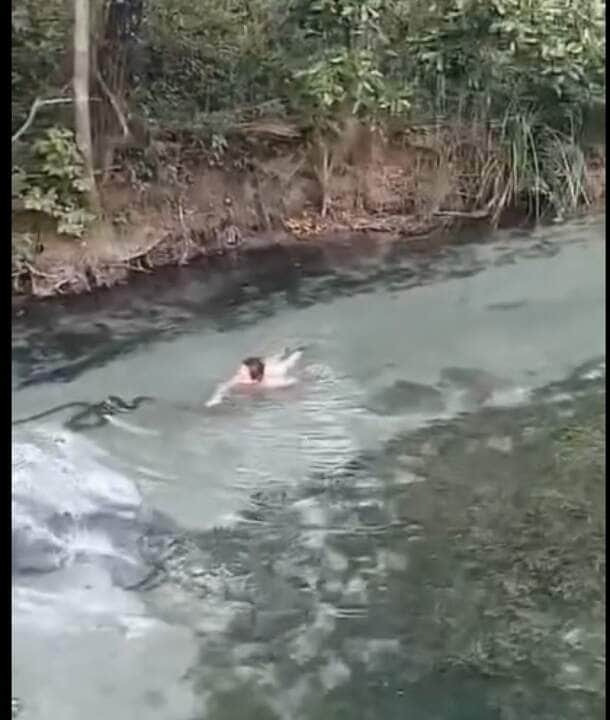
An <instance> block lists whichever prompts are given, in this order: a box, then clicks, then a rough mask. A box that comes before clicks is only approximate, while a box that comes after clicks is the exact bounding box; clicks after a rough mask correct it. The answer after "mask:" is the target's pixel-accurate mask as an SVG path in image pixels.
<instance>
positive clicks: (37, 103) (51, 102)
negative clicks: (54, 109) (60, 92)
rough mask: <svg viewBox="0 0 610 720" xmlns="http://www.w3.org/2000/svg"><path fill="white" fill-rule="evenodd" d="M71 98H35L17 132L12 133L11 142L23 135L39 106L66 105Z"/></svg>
mask: <svg viewBox="0 0 610 720" xmlns="http://www.w3.org/2000/svg"><path fill="white" fill-rule="evenodd" d="M71 102H72V98H49V99H48V100H41V99H40V98H36V100H34V102H33V103H32V107H31V108H30V112H29V115H28V117H27V120H26V121H25V122H24V123H23V125H22V126H21V127H20V128H19V130H17V132H16V133H15V134H14V135H13V138H12V141H11V144H12V143H14V142H17V140H19V138H20V137H21V136H22V135H23V133H24V132H26V130H27V129H28V128H29V127H30V125H31V124H32V123H33V122H34V118H35V117H36V113H37V112H38V111H39V110H40V108H41V107H44V106H45V105H66V104H67V103H71Z"/></svg>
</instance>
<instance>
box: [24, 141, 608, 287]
mask: <svg viewBox="0 0 610 720" xmlns="http://www.w3.org/2000/svg"><path fill="white" fill-rule="evenodd" d="M259 130H260V129H259ZM265 130H266V131H267V132H269V131H270V132H271V134H272V135H273V133H275V135H273V138H272V140H271V141H268V142H265V141H264V137H263V139H262V140H261V133H260V132H259V133H258V134H257V133H251V134H250V135H248V136H247V138H248V139H247V140H244V141H243V143H242V144H241V145H240V144H239V143H237V144H236V145H235V146H234V149H233V151H232V155H231V157H230V158H228V157H227V158H223V159H222V160H221V159H218V158H216V159H215V158H214V157H211V156H209V154H208V155H206V156H205V157H204V158H202V157H197V156H196V155H195V156H194V157H192V156H190V157H189V156H188V155H186V156H185V150H184V147H183V146H180V145H179V144H178V143H175V142H174V143H172V142H171V141H170V140H165V141H163V142H161V141H159V142H157V143H156V144H155V145H154V146H153V148H152V150H153V152H152V156H151V157H149V158H148V162H149V164H151V165H153V166H154V176H155V178H156V180H155V181H154V182H143V181H141V180H140V179H139V178H138V177H137V175H136V174H134V169H133V166H131V167H130V169H125V168H126V167H128V166H127V165H123V166H122V169H121V170H119V171H116V172H114V173H110V174H109V176H108V178H107V179H106V180H105V182H103V183H102V184H101V187H100V194H101V199H102V204H103V208H104V217H103V219H101V220H100V221H99V222H98V223H97V224H96V225H95V226H94V227H92V228H90V230H89V232H88V234H87V236H85V237H84V238H82V239H73V238H65V237H60V236H58V235H57V234H56V233H55V232H54V231H53V229H52V228H51V227H49V226H48V224H47V225H45V224H44V223H42V222H41V221H40V218H37V217H36V216H33V215H32V214H27V213H21V214H19V213H17V214H16V215H14V217H13V230H14V234H15V231H16V232H17V234H19V233H21V235H22V237H24V238H27V243H28V246H27V247H25V248H23V249H22V250H19V251H18V253H17V254H16V253H15V246H14V248H13V290H14V293H15V295H16V296H20V297H22V298H23V297H49V296H53V295H62V294H63V295H65V294H68V295H69V294H77V293H81V292H90V291H92V290H94V289H96V288H104V287H111V286H113V285H116V284H118V283H123V282H125V281H126V280H127V279H128V277H129V276H130V275H133V274H135V273H146V272H152V271H153V270H154V269H156V268H159V267H162V266H167V265H181V264H187V263H189V262H191V261H193V260H195V259H204V260H205V258H209V257H214V256H217V255H226V254H243V253H250V252H255V251H258V250H264V249H270V248H273V247H284V248H299V247H303V246H312V245H314V246H329V245H333V244H337V243H339V244H341V245H343V244H346V243H348V244H349V245H350V246H352V247H353V249H354V251H358V249H359V247H360V245H361V244H363V245H364V246H370V245H371V244H373V245H374V244H377V243H381V244H385V243H387V242H389V241H396V240H405V241H413V240H418V244H419V243H425V242H431V243H432V244H434V245H436V244H437V243H438V242H451V241H452V237H453V235H454V233H453V232H452V233H448V232H447V231H448V230H452V231H453V230H455V229H456V227H459V226H461V225H463V224H464V223H467V224H468V225H469V226H472V225H475V226H479V227H481V228H489V227H493V226H496V225H497V224H498V222H500V221H502V220H503V221H504V222H508V223H511V221H512V223H513V224H514V223H515V222H518V223H521V222H523V218H524V216H525V215H524V213H523V212H521V211H519V212H517V213H515V214H514V216H513V217H512V218H507V212H508V211H509V210H510V206H509V205H507V204H506V202H505V201H506V196H507V188H508V185H506V184H503V183H505V182H506V181H505V180H501V179H500V178H497V177H496V178H493V177H492V176H491V174H490V178H489V181H487V180H486V181H485V182H483V181H480V178H478V179H477V180H476V181H475V180H473V176H476V174H477V172H479V171H480V170H481V168H479V167H478V165H477V163H478V161H477V160H476V155H475V154H473V153H472V146H473V142H474V140H475V139H476V138H471V137H464V138H456V137H451V138H448V139H447V140H446V142H445V144H444V145H442V146H441V148H440V149H439V139H438V137H436V138H434V140H433V141H429V140H427V139H426V136H422V137H418V138H416V141H414V140H413V138H411V139H410V138H405V137H400V138H388V137H381V136H377V135H374V134H371V133H370V132H368V131H366V132H368V134H364V135H363V132H365V130H364V129H363V128H358V127H357V128H352V129H351V130H350V131H349V132H348V131H346V132H344V133H343V134H342V136H341V138H340V140H339V141H336V142H334V143H333V144H330V145H329V144H324V143H318V144H317V145H315V144H314V145H313V146H312V145H311V144H309V145H303V143H302V142H300V141H297V142H295V141H294V138H291V137H290V136H288V137H286V138H285V142H280V141H278V137H277V132H278V130H277V128H271V129H270V128H265ZM262 135H263V136H264V133H263V134H262ZM498 167H500V166H498ZM584 177H585V185H586V187H585V192H586V197H587V200H588V207H587V208H585V209H586V210H591V209H592V208H596V209H600V208H602V207H603V205H604V202H605V149H604V152H603V154H602V155H600V154H599V153H598V154H597V155H595V156H591V158H589V161H588V164H587V168H586V172H585V175H584Z"/></svg>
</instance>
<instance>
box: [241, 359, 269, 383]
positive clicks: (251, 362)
mask: <svg viewBox="0 0 610 720" xmlns="http://www.w3.org/2000/svg"><path fill="white" fill-rule="evenodd" d="M242 366H243V367H244V368H245V369H246V371H247V374H248V377H249V379H250V382H261V380H262V379H263V376H264V375H265V363H264V362H263V361H262V360H261V359H260V358H257V357H249V358H246V359H245V360H244V361H243V362H242Z"/></svg>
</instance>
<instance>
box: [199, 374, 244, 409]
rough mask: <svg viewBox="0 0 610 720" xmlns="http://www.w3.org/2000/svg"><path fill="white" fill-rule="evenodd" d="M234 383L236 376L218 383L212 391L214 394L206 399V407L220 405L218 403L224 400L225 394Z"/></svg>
mask: <svg viewBox="0 0 610 720" xmlns="http://www.w3.org/2000/svg"><path fill="white" fill-rule="evenodd" d="M235 384H236V378H234V377H233V378H231V379H230V380H228V381H227V382H225V383H222V384H221V385H219V386H218V387H217V388H216V390H215V391H214V394H213V395H212V397H211V398H210V399H209V400H208V401H207V403H206V404H205V406H206V407H213V406H214V405H220V403H221V402H222V401H223V400H224V398H225V396H226V394H227V393H228V392H229V391H230V390H231V388H232V387H233V386H234V385H235Z"/></svg>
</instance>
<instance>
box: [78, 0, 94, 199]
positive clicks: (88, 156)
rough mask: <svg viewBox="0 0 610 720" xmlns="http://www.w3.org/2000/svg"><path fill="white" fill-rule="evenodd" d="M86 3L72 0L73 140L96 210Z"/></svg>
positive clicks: (87, 2)
mask: <svg viewBox="0 0 610 720" xmlns="http://www.w3.org/2000/svg"><path fill="white" fill-rule="evenodd" d="M89 3H90V0H74V77H73V81H72V83H73V87H74V109H75V117H74V120H75V126H76V144H77V145H78V149H79V150H80V153H81V155H82V157H83V160H84V162H85V175H86V177H87V179H88V181H89V203H90V205H91V209H92V210H94V211H95V212H99V210H100V201H99V196H98V193H97V186H96V183H95V175H94V172H93V147H92V142H91V114H90V112H89V37H90V28H89V23H90V20H89V10H90V7H89Z"/></svg>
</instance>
